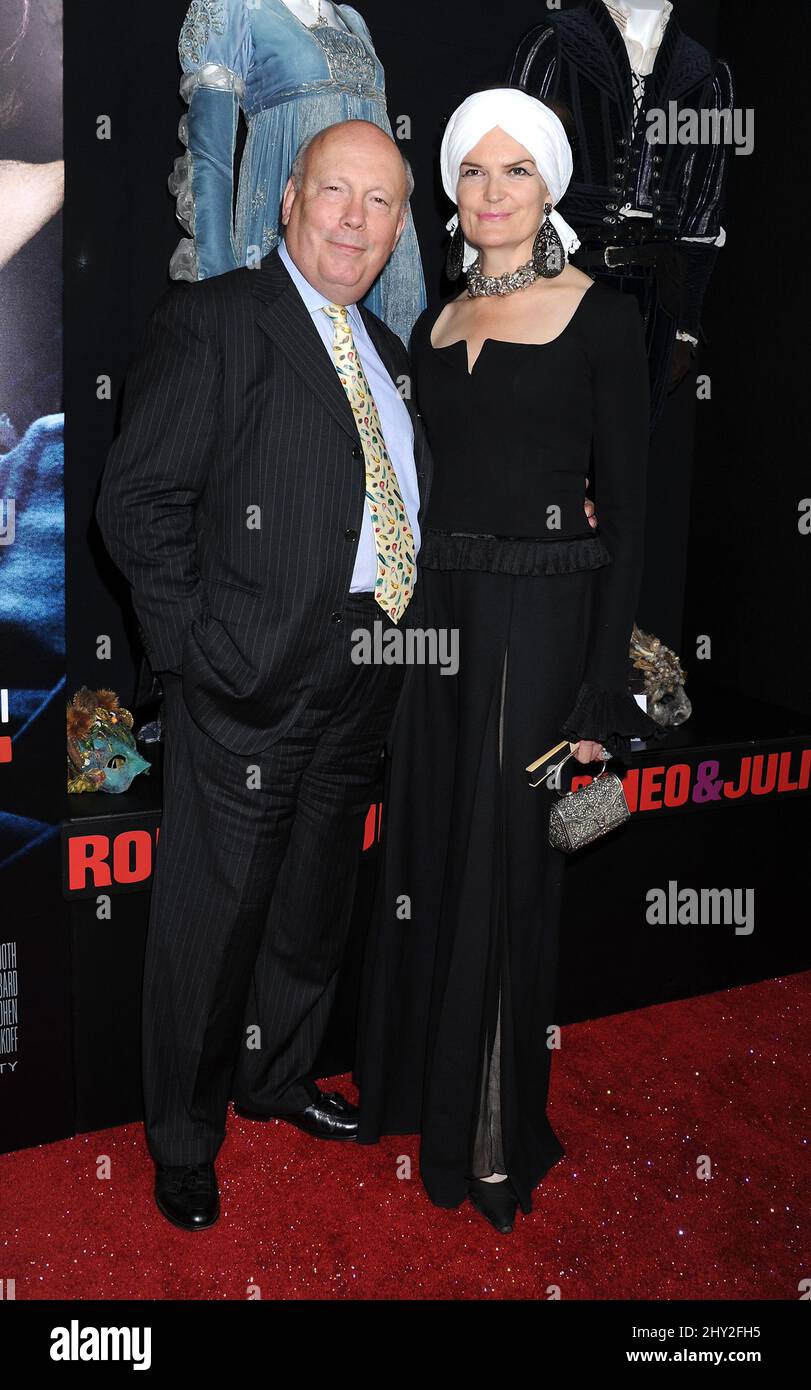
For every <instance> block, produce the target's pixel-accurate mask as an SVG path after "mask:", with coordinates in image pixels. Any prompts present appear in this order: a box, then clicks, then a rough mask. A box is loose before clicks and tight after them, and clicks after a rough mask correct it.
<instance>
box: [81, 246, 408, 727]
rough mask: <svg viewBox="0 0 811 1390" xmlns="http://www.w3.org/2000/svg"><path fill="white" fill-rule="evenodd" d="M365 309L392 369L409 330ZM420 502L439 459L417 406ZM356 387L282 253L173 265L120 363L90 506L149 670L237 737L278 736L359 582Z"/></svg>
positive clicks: (205, 723)
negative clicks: (346, 384) (116, 426)
mask: <svg viewBox="0 0 811 1390" xmlns="http://www.w3.org/2000/svg"><path fill="white" fill-rule="evenodd" d="M361 312H362V314H363V319H364V322H365V324H366V326H367V328H368V330H369V333H370V336H371V337H372V340H373V342H374V344H375V347H376V348H377V351H378V352H379V354H380V356H381V358H382V360H383V362H384V363H385V365H386V367H387V368H388V369H389V371H390V372H391V374H392V377H393V378H394V379H395V380H396V379H397V378H398V377H401V376H408V374H409V366H408V355H407V353H406V350H405V348H404V347H403V345H402V343H401V342H400V339H399V338H397V337H396V335H395V334H393V333H392V332H391V331H390V330H389V329H388V328H387V327H386V326H385V324H383V323H381V321H380V320H379V319H376V318H375V316H374V315H373V314H370V313H369V312H368V311H367V310H365V309H362V310H361ZM406 404H407V406H408V409H409V412H410V413H411V417H412V423H413V425H414V438H415V462H416V467H417V479H418V483H419V488H420V511H419V514H418V520H419V519H421V518H422V517H423V515H424V512H425V507H426V504H427V500H428V495H429V491H430V481H431V460H430V454H429V451H428V448H427V444H426V441H425V434H424V431H423V428H422V424H421V421H420V419H419V417H418V415H417V412H416V409H415V406H414V404H413V402H412V401H411V400H407V401H406ZM364 488H365V471H364V461H363V450H362V448H361V445H360V439H359V436H358V432H357V427H356V425H355V420H354V417H353V415H352V410H351V408H350V406H349V402H348V401H347V399H346V396H345V393H344V390H343V388H342V386H341V384H340V381H339V380H338V377H337V374H336V372H335V368H334V366H333V364H332V362H331V361H330V359H329V358H328V356H327V354H326V353H325V352H324V349H323V344H322V343H321V340H320V339H319V336H318V333H317V332H316V330H315V328H314V326H313V324H312V322H311V320H310V317H309V314H308V313H307V310H306V308H305V306H304V305H303V303H302V301H301V298H300V296H299V294H298V291H297V290H296V287H295V285H294V284H293V282H292V280H291V278H290V276H289V274H288V273H287V270H286V269H285V267H284V265H283V264H282V262H281V260H280V258H279V255H278V252H276V251H273V252H271V253H270V255H268V256H266V257H265V258H264V260H263V261H262V263H261V266H260V268H259V269H257V270H249V269H243V268H240V269H238V270H234V271H230V272H227V273H226V274H224V275H218V276H214V277H213V278H211V279H209V280H205V281H199V282H196V283H190V282H186V281H176V282H174V283H173V284H172V285H171V286H170V288H169V289H168V291H167V292H166V293H165V294H164V295H163V296H162V297H161V299H160V300H159V301H158V304H157V306H156V308H155V309H154V310H153V313H152V315H151V317H150V319H149V322H148V324H147V327H146V330H145V333H144V336H143V339H142V342H141V345H140V351H139V353H138V355H137V357H136V359H135V361H134V363H133V365H132V367H131V369H130V372H129V374H128V377H127V386H126V392H125V398H124V408H123V412H122V428H121V431H120V433H119V435H118V438H117V439H116V440H115V442H114V443H113V445H112V447H111V449H110V451H109V454H108V458H107V466H106V469H105V473H104V477H103V479H102V484H101V490H100V494H99V499H98V503H97V506H96V516H97V519H98V523H99V526H100V528H101V531H102V535H103V537H104V541H105V544H106V546H107V549H108V550H109V552H110V554H111V555H112V557H113V559H114V560H115V562H116V564H117V565H118V566H119V568H120V569H121V570H122V572H123V573H124V574H125V575H126V577H127V579H128V580H129V581H130V584H131V586H132V596H133V604H134V607H135V611H136V614H137V617H138V620H139V624H140V629H141V634H142V638H143V641H144V646H145V650H146V653H147V656H148V657H149V660H150V663H151V665H152V667H153V670H156V671H162V670H175V671H177V672H182V677H183V689H184V694H185V696H186V701H187V704H188V707H189V709H190V710H191V712H192V714H193V716H194V718H195V719H196V720H197V722H198V723H199V725H200V727H201V728H202V729H204V730H205V731H206V732H207V733H208V734H209V735H210V736H211V737H212V738H213V739H215V740H216V741H217V742H219V743H221V744H222V745H223V747H225V748H229V749H230V750H231V751H232V752H248V751H256V750H257V749H264V748H268V747H270V746H271V745H272V744H273V743H274V742H275V741H276V739H278V738H279V737H280V736H281V735H282V734H283V733H284V732H285V731H286V730H287V729H288V728H289V727H290V726H291V724H292V723H293V720H294V719H295V718H296V716H297V714H298V713H299V712H300V711H301V709H302V708H303V707H304V705H305V704H306V701H307V698H308V693H309V691H310V690H311V689H312V687H313V683H314V680H315V678H316V673H317V671H318V666H319V662H320V661H321V660H322V659H323V658H324V656H325V654H326V653H327V652H328V650H329V647H330V646H331V644H332V643H334V641H335V636H336V628H337V629H340V627H341V623H340V620H339V616H338V617H336V615H340V613H341V609H342V607H343V604H344V600H345V596H346V595H347V594H348V592H349V585H350V581H351V576H352V571H353V568H354V562H355V556H356V552H357V539H358V536H359V534H360V530H361V524H362V518H363V509H364V506H365V499H364Z"/></svg>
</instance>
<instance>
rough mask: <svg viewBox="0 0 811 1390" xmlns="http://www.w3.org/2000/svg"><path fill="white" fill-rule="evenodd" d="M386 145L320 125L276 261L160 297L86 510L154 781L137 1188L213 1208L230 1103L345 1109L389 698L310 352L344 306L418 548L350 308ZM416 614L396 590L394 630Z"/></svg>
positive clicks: (196, 1221)
mask: <svg viewBox="0 0 811 1390" xmlns="http://www.w3.org/2000/svg"><path fill="white" fill-rule="evenodd" d="M410 191H411V177H410V170H409V169H408V165H407V163H406V162H405V161H404V160H403V158H402V156H401V154H400V152H399V150H398V148H397V146H396V144H395V143H394V141H393V140H392V139H391V138H390V137H389V136H388V135H387V134H385V133H384V132H383V131H381V130H379V129H378V128H377V127H376V126H374V125H371V124H367V123H366V122H360V121H353V122H343V123H341V124H339V125H336V126H332V127H329V128H328V130H327V131H324V132H322V133H321V134H320V135H318V136H316V137H315V139H314V140H313V141H311V142H309V144H308V146H307V148H306V149H304V150H303V151H301V152H300V155H299V157H297V160H296V164H295V165H294V170H293V176H292V178H291V181H290V183H289V184H288V186H287V189H286V191H285V196H284V202H283V215H282V221H283V223H284V226H285V244H284V245H282V246H280V247H279V248H277V249H276V250H274V251H272V252H271V253H270V254H269V255H267V256H265V257H264V259H263V260H262V262H261V265H260V266H259V267H258V268H257V269H248V268H244V269H243V268H240V269H238V270H234V271H231V272H229V273H226V274H224V275H220V276H217V277H215V278H213V279H208V280H204V281H200V282H197V283H191V284H190V283H188V282H185V281H177V282H173V284H172V285H171V287H170V288H169V290H168V291H167V292H166V293H165V294H164V295H163V296H162V297H161V299H160V300H159V302H158V304H157V306H156V308H155V309H154V311H153V313H152V315H151V317H150V319H149V322H148V324H147V328H146V331H145V335H144V339H143V341H142V344H141V349H140V352H139V354H138V355H137V357H136V359H135V361H134V364H133V366H132V368H131V370H130V373H129V375H128V381H127V391H126V396H125V404H124V411H123V417H122V419H123V423H122V429H121V432H120V434H119V435H118V437H117V439H116V440H115V442H114V444H113V446H112V448H111V450H110V453H109V456H108V461H107V467H106V471H105V475H104V478H103V482H102V488H101V493H100V497H99V501H98V505H97V512H96V514H97V518H98V521H99V525H100V527H101V530H102V533H103V536H104V539H105V543H106V545H107V547H108V549H109V551H110V553H111V554H112V556H113V558H114V560H115V561H116V563H117V564H118V566H119V568H120V569H121V570H122V571H123V573H124V574H125V575H126V576H127V578H128V580H129V581H130V584H131V586H132V595H133V603H134V607H135V610H136V614H137V616H138V619H139V624H140V629H141V634H142V638H143V640H144V645H145V649H146V652H147V655H148V657H149V659H150V663H151V665H152V667H153V670H155V671H157V672H159V673H160V674H161V677H162V680H163V684H164V692H165V699H164V720H165V729H166V737H165V766H164V802H163V807H164V809H163V819H162V826H161V837H160V847H159V851H158V855H157V859H156V866H155V874H154V880H153V889H152V904H151V914H150V924H149V936H148V942H147V956H146V966H145V977H144V1013H143V1032H144V1056H143V1061H144V1098H145V1124H146V1134H147V1142H148V1145H149V1149H150V1153H151V1154H152V1157H153V1159H154V1160H155V1164H156V1170H157V1171H156V1185H155V1196H156V1201H157V1203H158V1206H159V1208H160V1210H161V1211H162V1212H163V1214H164V1215H165V1216H166V1217H167V1218H168V1219H169V1220H170V1221H172V1222H173V1223H174V1224H176V1225H178V1226H181V1227H182V1228H184V1229H187V1230H199V1229H203V1228H205V1227H207V1226H210V1225H212V1224H213V1222H214V1221H216V1220H217V1217H218V1215H219V1197H218V1192H217V1180H216V1175H215V1170H214V1160H215V1157H216V1155H217V1152H218V1150H219V1148H220V1145H221V1143H222V1141H223V1137H224V1134H225V1121H226V1112H227V1105H228V1100H229V1097H230V1096H231V1095H233V1096H234V1097H235V1098H236V1099H237V1101H238V1102H239V1103H240V1111H241V1113H244V1114H247V1115H249V1116H250V1117H253V1118H259V1119H264V1118H268V1117H269V1116H271V1115H274V1116H281V1117H283V1118H285V1119H288V1120H290V1121H292V1122H293V1123H295V1124H297V1125H299V1126H300V1127H301V1128H303V1129H305V1130H307V1131H308V1132H309V1133H311V1134H314V1135H316V1136H319V1137H326V1138H333V1139H336V1138H340V1139H354V1138H355V1137H356V1132H357V1112H356V1110H355V1108H354V1107H353V1106H351V1105H350V1104H349V1103H348V1102H347V1101H345V1100H343V1098H342V1097H341V1096H339V1095H338V1094H337V1093H333V1094H331V1095H324V1094H323V1093H322V1092H320V1091H319V1090H318V1088H317V1087H316V1085H315V1082H314V1079H313V1076H312V1068H313V1065H314V1059H315V1056H316V1053H317V1051H318V1046H319V1044H320V1041H321V1038H322V1035H323V1032H324V1028H325V1025H326V1022H327V1018H328V1014H329V1009H330V1005H331V1002H332V998H333V994H334V988H335V982H336V977H337V972H338V968H339V964H340V960H341V955H342V950H343V946H344V942H345V938H346V934H347V930H348V926H349V921H350V915H351V908H352V898H353V890H354V885H355V879H356V874H357V867H358V860H359V854H360V848H361V839H362V828H363V822H364V819H365V816H366V812H367V810H368V807H369V803H370V799H371V794H372V788H373V786H374V781H375V775H376V771H377V767H378V762H379V758H380V754H381V750H382V747H383V743H384V740H385V736H386V733H387V730H388V728H389V725H390V722H391V718H392V715H393V712H394V707H395V703H396V700H397V697H398V694H399V691H400V688H401V684H402V679H403V676H404V668H403V667H402V666H399V665H358V664H354V663H353V662H352V660H351V657H350V649H351V646H352V641H351V635H352V633H353V631H357V629H358V628H361V627H366V628H368V629H370V630H373V624H374V623H375V622H381V623H383V624H384V627H385V628H388V627H391V626H393V625H394V624H393V621H392V619H391V618H390V617H389V616H388V615H387V613H386V612H385V611H384V609H383V608H382V607H381V606H380V605H379V604H378V603H377V602H376V601H375V598H374V594H373V590H374V585H375V573H376V566H377V557H376V551H375V546H374V540H373V537H372V531H371V526H370V519H369V513H368V509H367V506H366V496H365V494H366V475H365V462H364V451H363V448H362V447H361V440H360V435H359V433H358V428H357V426H356V423H355V416H354V414H353V410H352V408H351V406H350V403H349V400H348V398H347V394H346V393H345V391H344V389H343V386H342V384H341V381H340V379H339V376H338V373H337V371H336V368H335V361H334V359H333V356H332V351H331V344H332V334H333V324H332V322H331V321H330V320H329V319H328V317H327V315H326V314H325V313H324V312H323V306H324V305H327V304H337V305H347V306H351V307H350V309H349V317H348V322H349V325H350V327H351V329H352V333H353V335H354V343H355V347H356V349H357V353H358V356H359V358H360V361H361V364H362V367H363V370H364V373H365V375H366V378H367V381H368V383H369V387H370V389H371V393H372V395H373V397H374V401H375V403H376V405H377V408H378V413H379V416H380V421H381V425H382V432H383V436H384V439H385V444H386V448H387V450H388V455H389V457H390V459H391V463H392V465H393V467H394V470H395V473H396V476H397V480H398V482H399V487H400V491H401V494H402V497H403V501H404V503H405V508H406V511H407V514H408V517H409V520H410V523H411V527H412V530H413V533H414V540H415V546H418V545H419V517H420V515H422V514H423V513H424V508H425V504H426V501H427V496H428V490H429V485H430V472H431V461H430V455H429V452H428V449H427V445H426V441H425V438H424V434H423V430H422V426H421V423H420V420H419V417H418V416H417V413H416V410H415V408H414V405H413V404H412V402H411V400H410V393H406V394H405V396H402V395H401V394H400V392H399V391H398V386H397V383H398V381H402V380H404V379H407V375H408V359H407V355H406V352H405V348H404V347H403V344H402V343H401V342H400V340H399V338H397V337H396V336H395V335H394V334H393V333H392V332H391V331H390V330H389V329H388V328H386V326H385V325H384V324H383V323H381V322H380V320H379V319H377V318H375V316H374V315H373V314H371V313H369V312H368V311H367V310H366V309H364V308H362V307H360V305H359V303H358V301H360V300H361V299H362V298H363V296H364V295H365V294H366V292H367V290H368V288H369V287H370V285H371V284H372V282H373V281H374V279H375V278H376V277H377V275H378V274H379V272H380V271H381V269H382V268H383V266H384V264H385V263H386V261H387V259H388V257H389V256H390V254H391V252H392V250H393V249H394V246H395V245H396V243H397V241H398V239H399V237H400V234H401V233H402V230H403V227H404V225H405V220H406V217H407V215H408V198H409V194H410ZM418 623H419V584H417V588H416V591H415V593H414V595H413V596H412V598H411V602H410V603H409V606H408V608H407V609H406V612H405V615H403V617H402V618H401V621H400V624H399V626H401V627H402V626H404V625H406V624H408V625H417V624H418Z"/></svg>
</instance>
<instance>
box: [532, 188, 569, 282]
mask: <svg viewBox="0 0 811 1390" xmlns="http://www.w3.org/2000/svg"><path fill="white" fill-rule="evenodd" d="M543 211H544V218H543V222H542V223H541V225H540V227H539V228H538V235H537V236H536V238H535V241H534V243H533V246H532V264H533V266H534V268H535V270H536V272H537V274H538V275H542V276H543V278H544V279H545V280H551V279H552V277H553V276H555V275H560V273H561V271H562V270H563V267H564V266H565V264H566V252H565V251H564V249H563V242H562V241H561V239H560V237H559V236H558V233H557V229H556V228H555V225H554V223H553V221H552V219H551V217H550V216H549V214H550V213H551V211H552V204H551V203H544V208H543Z"/></svg>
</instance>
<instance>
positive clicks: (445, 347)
mask: <svg viewBox="0 0 811 1390" xmlns="http://www.w3.org/2000/svg"><path fill="white" fill-rule="evenodd" d="M596 284H597V281H596V280H593V281H592V283H591V284H590V285H587V286H586V288H585V289H584V291H583V293H582V294H581V296H580V298H579V299H578V301H577V303H576V305H575V307H574V309H573V310H572V312H571V314H570V315H569V317H568V319H567V320H566V322H565V323H564V325H563V327H562V328H561V330H560V332H559V333H556V334H555V336H554V338H547V340H546V342H543V343H524V342H517V341H515V340H513V339H511V338H490V337H488V338H483V339H482V345H481V347H480V348H479V351H478V353H477V354H476V360H475V361H474V363H473V365H472V366H471V365H470V354H469V351H468V348H469V344H468V340H467V338H456V339H454V341H453V342H452V343H443V344H442V346H441V347H438V346H437V345H436V344H435V343H434V342H433V341H432V334H433V331H434V328H435V327H436V319H434V322H433V323H432V325H431V328H430V331H429V333H428V345H429V347H430V348H432V349H433V351H434V352H449V351H450V349H451V348H457V347H460V346H462V347H464V349H465V361H466V365H467V375H468V376H469V377H472V376H473V373H474V372H475V370H476V367H477V366H478V363H479V358H480V357H481V355H482V353H483V352H484V349H485V348H486V347H487V344H488V343H502V344H503V345H504V346H505V347H526V348H545V347H551V346H552V344H553V343H557V342H559V341H560V339H561V338H562V337H563V335H564V333H568V331H569V329H570V328H571V326H572V324H573V323H574V321H575V319H576V318H577V315H578V314H579V312H580V308H581V306H582V304H583V300H584V299H586V298H588V296H589V295H590V294H591V291H592V290H593V289H594V286H595V285H596ZM442 307H443V308H444V307H445V306H444V305H443V306H442ZM439 313H440V314H441V313H442V309H440V311H439ZM438 318H439V314H437V319H438Z"/></svg>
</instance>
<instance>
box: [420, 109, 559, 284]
mask: <svg viewBox="0 0 811 1390" xmlns="http://www.w3.org/2000/svg"><path fill="white" fill-rule="evenodd" d="M496 126H498V127H499V129H500V130H503V131H505V132H506V134H507V135H511V136H512V138H513V140H517V141H518V143H519V145H523V146H524V149H525V150H528V151H529V153H530V154H531V155H532V158H533V159H534V160H535V164H536V166H537V169H538V172H539V174H540V175H541V177H542V179H543V181H544V183H545V184H546V186H547V188H548V189H549V196H550V199H551V201H552V203H553V204H554V203H557V202H558V200H559V199H560V198H562V197H563V195H564V193H565V192H566V189H567V187H568V185H569V180H570V178H571V177H572V151H571V147H570V145H569V141H568V139H567V138H566V132H565V130H564V129H563V126H562V125H561V123H560V121H559V120H558V118H557V116H556V115H555V113H554V111H550V109H549V107H548V106H544V104H543V102H541V101H538V100H537V98H536V97H531V96H530V95H529V93H528V92H522V91H519V90H518V88H517V87H498V88H496V89H494V90H493V91H489V92H474V94H473V96H470V97H468V98H467V100H466V101H463V102H462V105H461V106H457V108H456V110H455V111H454V113H453V115H452V116H451V118H450V120H449V121H448V124H447V126H446V127H445V134H444V136H443V137H442V148H441V150H440V152H439V165H440V170H441V173H442V186H443V188H444V189H445V192H446V193H447V195H448V197H449V198H450V199H451V201H452V202H454V203H455V202H456V185H457V182H458V180H459V169H460V166H461V164H462V160H463V159H464V158H465V155H468V154H470V151H471V150H472V149H473V148H474V146H476V145H478V143H479V141H480V140H481V139H482V137H483V136H484V135H487V134H488V133H489V132H490V131H491V130H494V129H495V127H496ZM549 220H550V221H551V222H552V224H553V226H554V227H555V229H556V231H557V233H558V236H559V237H560V239H561V241H562V243H563V250H564V252H565V253H566V258H567V260H568V258H569V255H570V254H571V252H572V251H576V250H577V248H578V246H579V245H580V242H579V241H578V239H577V236H576V235H575V233H574V231H573V229H572V228H571V227H570V226H569V224H568V222H567V221H566V220H565V218H563V217H561V215H560V213H559V212H555V211H552V212H551V213H550V219H549ZM458 222H459V217H458V215H457V214H456V213H454V215H453V217H452V218H451V220H450V222H448V223H447V224H446V225H447V228H448V231H449V232H455V231H456V227H457V225H458ZM477 255H478V252H477V251H476V250H475V248H474V247H472V246H470V245H469V244H468V242H467V241H465V256H464V268H465V270H467V268H468V266H469V265H471V264H472V262H473V261H474V260H475V259H476V256H477Z"/></svg>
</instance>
